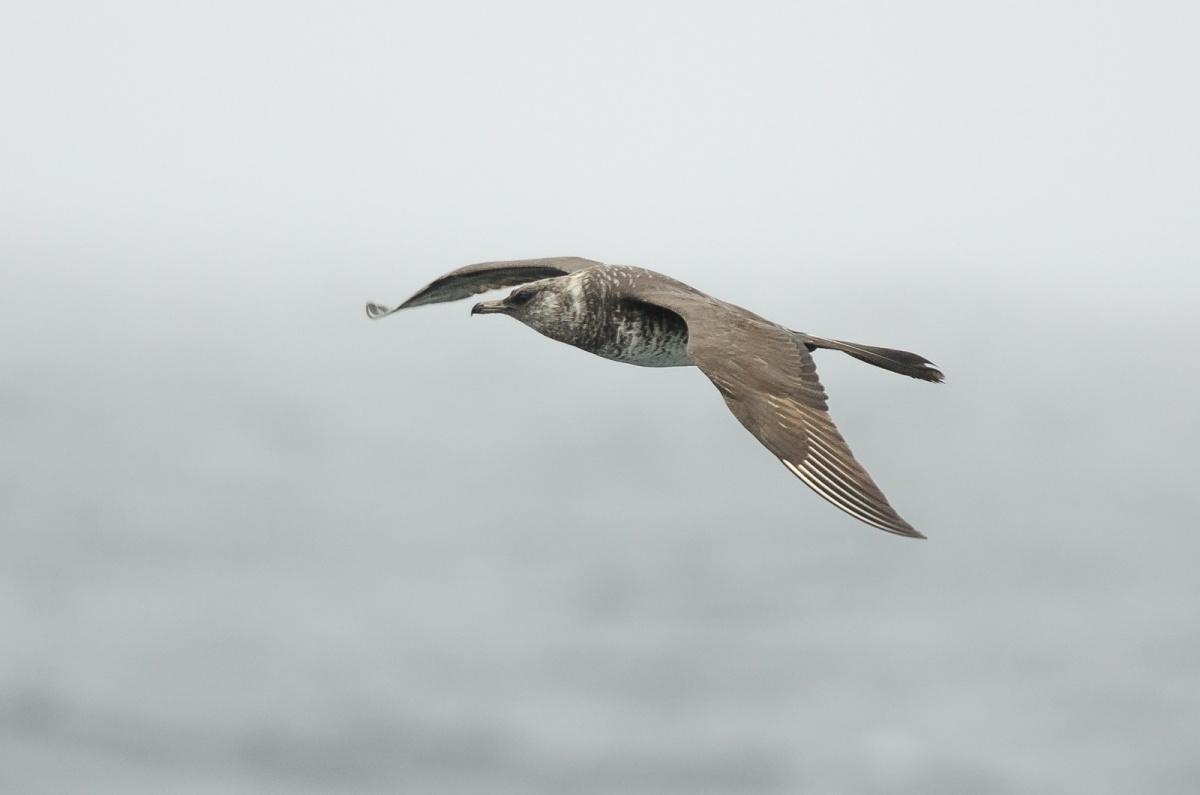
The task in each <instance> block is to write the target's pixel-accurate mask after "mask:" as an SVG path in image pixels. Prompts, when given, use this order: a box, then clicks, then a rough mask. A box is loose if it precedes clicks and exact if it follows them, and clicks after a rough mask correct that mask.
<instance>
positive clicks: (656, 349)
mask: <svg viewBox="0 0 1200 795" xmlns="http://www.w3.org/2000/svg"><path fill="white" fill-rule="evenodd" d="M613 331H614V334H613V343H614V344H613V345H611V346H605V347H604V348H603V349H602V350H599V351H597V353H599V354H600V355H601V356H603V357H604V358H606V359H612V360H614V361H618V362H625V363H626V364H636V365H638V366H639V367H687V366H689V365H691V363H692V360H691V359H689V358H688V355H687V342H688V337H687V328H686V327H680V326H676V325H674V324H671V325H667V324H663V323H658V322H654V320H653V319H651V318H648V317H646V316H644V315H640V314H634V315H631V316H624V317H621V318H620V319H619V320H618V321H617V322H616V323H615V324H614V328H613Z"/></svg>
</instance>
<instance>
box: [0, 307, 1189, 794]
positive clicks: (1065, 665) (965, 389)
mask: <svg viewBox="0 0 1200 795" xmlns="http://www.w3.org/2000/svg"><path fill="white" fill-rule="evenodd" d="M350 292H352V290H350V289H348V288H345V289H341V290H339V291H338V293H337V295H336V300H334V299H330V298H329V297H328V296H327V295H324V296H323V295H316V296H314V295H298V296H296V299H297V300H296V301H295V302H284V303H285V304H286V303H295V304H297V305H298V306H299V307H300V309H299V311H295V312H290V313H284V314H283V315H282V316H277V315H275V314H272V313H270V312H268V313H263V312H261V311H260V309H261V306H260V305H259V304H258V302H257V301H255V300H253V297H252V296H247V297H245V298H241V299H235V298H226V299H225V304H223V318H222V322H221V323H220V324H213V326H212V327H211V328H205V326H206V325H207V324H208V316H209V313H210V309H211V306H210V305H209V304H208V302H207V301H205V300H199V299H197V298H195V297H193V298H191V299H187V298H183V299H180V301H178V302H175V303H169V302H168V303H167V304H166V305H169V306H170V307H171V309H170V311H169V312H163V313H162V316H157V317H155V318H154V322H155V323H161V324H162V325H160V326H159V327H160V328H161V329H163V330H164V334H163V335H162V336H157V335H155V334H145V333H144V332H143V329H142V323H143V322H144V319H138V316H137V313H131V312H129V311H128V309H129V307H124V306H120V305H117V306H112V307H97V308H95V309H94V310H93V311H94V314H93V317H92V318H91V322H89V323H88V328H87V329H83V328H79V329H78V330H77V333H76V334H72V335H70V336H63V337H60V338H58V339H57V340H50V341H46V340H43V344H42V346H41V347H36V348H35V347H25V348H17V347H14V348H9V349H7V352H6V354H5V358H6V359H7V361H5V362H4V370H5V372H8V373H16V374H18V375H19V377H17V378H11V379H6V383H5V384H4V386H3V388H2V390H0V396H2V397H0V406H3V419H4V429H5V430H4V434H5V445H4V452H3V458H2V459H0V460H2V461H3V470H2V482H3V483H4V484H5V495H4V499H3V503H2V506H3V508H2V510H3V516H2V517H0V521H2V523H3V527H4V528H5V538H6V544H5V546H6V550H7V551H6V554H5V555H4V561H3V564H2V566H3V569H2V571H3V577H2V579H0V583H2V588H3V599H2V600H0V602H2V603H3V605H4V607H3V621H2V622H0V627H3V630H2V631H3V639H2V642H3V647H4V648H5V650H6V651H5V654H4V664H3V668H2V669H0V673H2V676H0V738H2V741H0V755H2V757H3V759H2V764H0V770H3V774H2V775H3V784H4V788H5V789H6V790H8V791H14V792H16V791H20V792H39V791H45V792H62V791H113V792H117V791H120V792H137V791H147V792H149V791H158V790H162V789H170V790H172V791H188V790H193V791H197V792H200V791H205V792H208V791H214V790H215V791H246V792H251V791H254V792H258V791H327V790H331V789H336V790H339V791H341V790H345V791H361V792H376V791H378V792H382V791H396V790H401V791H438V792H574V791H577V792H599V791H622V792H646V793H663V792H795V791H811V792H843V791H866V792H914V793H915V792H921V793H928V792H947V793H951V792H962V791H972V792H1014V791H1022V792H1035V791H1044V792H1052V791H1063V790H1068V789H1076V788H1079V787H1084V788H1086V789H1088V790H1090V791H1097V792H1101V791H1111V792H1117V791H1128V790H1130V789H1138V788H1143V787H1150V788H1151V789H1153V790H1154V791H1157V792H1184V791H1187V790H1189V789H1190V787H1191V785H1192V783H1193V782H1194V781H1195V775H1196V773H1197V769H1196V762H1195V760H1196V757H1195V754H1194V738H1195V736H1197V729H1200V725H1198V716H1200V704H1198V703H1197V700H1198V698H1200V696H1198V695H1197V694H1198V693H1200V689H1198V685H1200V682H1198V681H1197V672H1196V667H1195V665H1194V664H1193V661H1194V659H1195V655H1196V653H1197V651H1198V645H1197V638H1196V634H1195V627H1196V626H1197V620H1198V619H1200V615H1198V612H1200V601H1198V599H1197V597H1198V596H1200V594H1198V593H1197V585H1196V580H1195V577H1194V576H1193V574H1192V566H1191V561H1194V560H1195V553H1196V552H1197V548H1196V547H1197V541H1196V539H1195V533H1194V528H1195V527H1196V519H1197V517H1198V511H1197V507H1198V506H1197V501H1196V497H1195V495H1194V492H1191V491H1190V490H1189V488H1188V486H1187V482H1186V479H1187V478H1188V477H1189V471H1190V470H1189V467H1188V464H1187V462H1186V460H1185V458H1184V457H1185V456H1186V455H1188V450H1187V449H1186V445H1184V444H1183V443H1182V442H1183V440H1184V439H1186V438H1187V434H1189V433H1191V431H1190V430H1188V428H1189V426H1188V423H1187V420H1188V418H1187V416H1186V415H1187V414H1188V413H1189V412H1190V410H1191V409H1190V408H1189V406H1188V405H1187V404H1186V402H1185V401H1180V400H1179V399H1178V396H1175V397H1167V396H1166V394H1165V391H1164V390H1158V389H1155V388H1149V387H1148V388H1143V389H1142V390H1141V392H1140V397H1139V398H1138V400H1139V402H1140V404H1141V407H1140V408H1139V409H1138V410H1136V411H1131V410H1130V409H1131V406H1130V403H1129V392H1130V390H1129V384H1130V374H1131V372H1132V371H1134V370H1136V371H1137V372H1138V373H1141V374H1142V375H1141V376H1139V377H1138V379H1137V380H1138V381H1140V382H1141V383H1144V384H1147V385H1149V384H1152V383H1153V382H1154V381H1155V380H1156V379H1159V378H1169V374H1170V373H1171V372H1172V367H1173V362H1177V361H1180V360H1181V358H1185V357H1186V353H1187V352H1186V350H1183V349H1178V350H1176V349H1172V348H1171V343H1170V341H1171V340H1172V339H1176V340H1179V339H1182V338H1179V337H1177V336H1175V335H1173V334H1171V333H1169V332H1170V331H1171V330H1172V329H1173V328H1175V326H1174V324H1176V323H1178V322H1181V321H1182V320H1183V313H1182V311H1181V310H1182V308H1180V307H1174V308H1170V307H1168V309H1169V311H1167V312H1165V313H1163V314H1162V315H1160V317H1159V318H1158V320H1157V322H1158V323H1160V328H1159V329H1158V331H1160V332H1161V333H1156V334H1154V335H1153V336H1154V338H1156V339H1158V340H1162V341H1163V342H1162V343H1161V344H1159V345H1156V346H1153V347H1151V348H1148V349H1146V348H1137V349H1135V347H1136V346H1135V343H1134V341H1131V340H1129V339H1127V338H1125V335H1124V334H1123V333H1121V332H1120V331H1118V330H1114V329H1108V328H1106V327H1104V326H1103V325H1090V324H1089V321H1090V319H1089V318H1086V317H1082V318H1080V319H1079V321H1078V323H1077V324H1076V330H1075V331H1074V332H1072V333H1071V334H1067V335H1061V336H1060V337H1059V339H1058V348H1059V349H1058V350H1057V351H1041V350H1038V342H1037V340H1036V338H1037V337H1038V336H1039V335H1038V331H1039V329H1038V322H1037V320H1038V318H1045V317H1049V316H1050V315H1049V314H1045V313H1044V312H1043V309H1042V308H1041V307H1039V306H1038V304H1037V302H1036V301H1034V300H1032V299H1026V303H1025V304H1024V305H1020V304H1017V305H1013V304H1010V303H1008V301H1009V299H1012V300H1018V299H1016V298H1014V296H1013V295H1000V296H998V297H994V301H993V303H987V302H986V299H983V298H981V300H980V301H967V303H970V304H973V309H972V310H971V314H973V315H974V317H975V318H976V319H979V318H982V317H984V316H987V317H986V319H987V320H988V321H996V322H1000V320H1001V318H1002V317H1003V316H1004V315H1007V314H1009V313H1012V312H1017V313H1020V314H1022V316H1024V317H1026V318H1027V319H1028V322H1027V324H1025V325H1024V326H1023V327H1016V328H1013V327H1009V328H1008V329H1006V331H1005V333H1004V337H1005V339H1004V341H1003V343H1002V344H998V343H997V342H996V341H995V340H994V338H993V332H992V331H991V329H993V328H995V326H994V325H992V323H991V322H980V323H978V324H975V325H972V324H971V323H969V322H967V321H966V320H965V319H964V318H961V317H954V315H956V314H961V312H957V311H950V310H941V312H942V315H943V319H944V320H945V321H946V322H948V323H950V324H952V325H953V327H954V328H955V329H956V333H955V334H954V335H953V337H950V338H947V339H941V338H935V336H934V335H931V334H927V333H924V332H914V331H913V330H912V324H911V323H909V322H908V321H906V317H905V316H906V310H905V308H904V307H896V308H895V310H894V311H893V312H892V313H890V314H889V315H886V316H879V315H876V316H875V318H874V319H873V320H872V321H871V323H870V325H872V326H874V327H877V329H878V330H870V329H867V330H864V333H863V335H858V337H857V338H861V339H863V340H864V341H869V342H881V343H884V344H901V343H902V342H904V337H905V335H906V334H908V335H909V336H915V335H916V334H918V333H921V334H923V335H924V339H923V340H922V341H921V344H920V345H914V346H912V347H915V348H917V349H918V350H921V351H922V352H925V353H928V354H929V355H931V356H933V357H934V358H935V359H936V360H937V361H938V363H939V364H942V365H943V366H945V368H946V370H947V372H948V375H949V382H948V384H947V385H945V386H944V387H934V386H930V385H926V384H921V383H918V382H915V381H909V380H906V379H901V378H898V377H895V376H892V375H891V374H888V373H884V372H882V371H874V370H871V369H869V368H867V367H865V366H863V365H860V364H858V363H856V362H853V361H852V360H849V359H846V360H844V361H843V360H839V359H836V358H834V357H833V356H831V355H822V358H821V359H820V361H819V364H820V366H821V369H822V373H823V377H824V380H825V383H826V386H827V389H828V390H829V392H830V394H831V395H832V399H833V406H834V410H835V413H836V414H835V416H837V418H838V419H839V420H840V422H841V424H842V427H843V429H844V431H845V433H846V434H847V436H848V437H849V438H850V440H851V442H852V444H854V446H855V448H856V450H857V451H858V452H859V454H860V456H861V457H862V458H863V459H864V460H865V461H867V462H868V466H870V467H871V468H872V469H873V470H874V471H875V473H876V476H877V479H879V480H880V482H881V483H882V484H883V485H884V486H885V488H887V489H888V490H889V492H890V493H891V494H892V496H893V500H894V502H895V503H896V504H897V505H899V506H900V507H901V509H902V510H903V511H904V512H905V513H906V514H908V515H909V516H911V517H912V520H913V521H914V523H916V524H917V525H918V527H921V528H922V529H924V530H926V531H927V532H928V533H929V534H930V536H931V539H930V541H928V542H926V543H915V542H905V541H904V540H901V539H896V538H893V537H890V536H887V535H885V534H882V533H878V532H877V531H874V530H872V529H870V528H867V527H865V526H859V525H857V524H856V523H854V522H852V521H850V520H848V519H846V518H844V517H843V516H841V515H840V514H839V513H838V512H836V511H834V510H832V509H829V508H828V506H825V505H824V504H823V503H821V502H820V501H819V500H817V499H816V498H814V497H813V496H812V495H810V494H809V493H808V492H807V491H806V490H805V489H804V487H803V486H802V485H801V484H800V483H798V482H796V481H794V479H792V478H790V477H789V476H788V475H787V473H786V472H785V471H784V470H782V468H780V467H778V466H777V465H776V464H775V462H774V461H773V460H772V459H771V458H770V456H769V455H767V454H765V453H764V452H763V451H762V450H760V449H758V446H757V445H756V444H755V443H754V441H753V440H752V439H751V438H750V437H749V436H748V435H746V434H745V433H744V432H743V431H742V430H741V429H740V427H738V426H737V424H736V422H735V421H733V419H732V418H731V417H729V416H727V413H726V411H725V409H724V407H723V406H722V405H721V403H720V399H719V397H718V396H717V394H716V392H715V390H712V389H711V387H710V386H709V385H708V383H707V382H706V381H705V379H704V378H703V377H702V376H701V375H700V374H699V373H698V372H696V371H693V370H677V371H667V372H664V371H647V370H642V369H638V368H632V367H624V366H621V365H613V364H610V363H607V362H604V361H602V360H599V359H594V358H593V357H590V356H588V355H587V354H584V353H582V352H579V351H575V350H572V349H569V348H565V347H561V346H559V347H555V346H552V345H551V344H550V343H549V342H548V341H545V340H543V339H541V338H538V337H536V336H535V335H533V334H531V333H529V332H528V331H527V330H525V329H523V328H520V327H519V326H517V325H516V324H513V323H511V321H508V320H507V319H505V318H500V319H499V321H500V322H499V323H497V322H487V321H484V322H480V320H479V319H469V318H467V316H466V308H465V305H464V306H458V305H455V306H450V307H438V308H433V309H426V310H421V311H419V312H413V313H411V314H407V315H403V316H397V317H396V318H393V319H389V321H387V322H386V323H380V324H370V323H368V322H367V321H366V320H365V319H361V318H360V316H359V314H358V307H356V306H355V305H354V303H352V300H351V298H350V297H349V296H346V295H343V294H347V293H350ZM343 297H345V298H346V299H347V300H345V301H343V300H341V299H342V298H343ZM837 300H846V299H837ZM18 311H19V310H18ZM29 311H30V312H31V314H32V312H33V310H32V309H30V310H29ZM798 314H799V311H798ZM167 315H172V317H170V318H168V317H167ZM10 317H11V316H10ZM489 320H491V319H489ZM171 324H173V328H172V325H171ZM30 327H33V326H32V324H31V326H30ZM888 327H892V328H894V329H895V331H894V332H892V336H887V335H886V332H885V331H884V329H886V328H888ZM168 330H170V331H169V333H167V331H168ZM838 331H839V333H843V332H842V331H841V330H840V329H839V330H838ZM868 332H869V333H868ZM847 336H848V334H847ZM1085 343H1086V344H1085ZM930 346H933V347H930ZM1181 348H1182V346H1181ZM1031 352H1032V353H1031ZM1113 362H1123V363H1127V364H1125V365H1123V366H1122V367H1118V368H1114V367H1113V366H1112V363H1113ZM1133 362H1136V365H1132V363H1133ZM1184 389H1185V390H1191V391H1192V392H1193V393H1194V391H1195V386H1194V384H1192V383H1190V382H1189V383H1188V384H1185V385H1184ZM1155 434H1159V435H1158V436H1157V437H1156V436H1155ZM1181 434H1182V435H1181Z"/></svg>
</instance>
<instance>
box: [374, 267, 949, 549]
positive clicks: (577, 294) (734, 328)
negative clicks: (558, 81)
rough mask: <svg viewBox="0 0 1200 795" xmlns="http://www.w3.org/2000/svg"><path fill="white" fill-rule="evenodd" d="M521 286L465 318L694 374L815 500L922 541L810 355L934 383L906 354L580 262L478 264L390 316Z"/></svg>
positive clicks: (665, 280)
mask: <svg viewBox="0 0 1200 795" xmlns="http://www.w3.org/2000/svg"><path fill="white" fill-rule="evenodd" d="M515 285H520V287H518V288H517V289H516V290H514V291H513V292H512V293H511V294H510V295H509V296H508V297H507V298H506V299H504V300H502V301H489V302H484V303H480V304H476V305H475V307H474V308H473V309H472V310H471V311H472V314H492V313H502V314H508V315H511V316H513V317H514V318H516V319H517V320H520V321H521V322H522V323H524V324H525V325H527V326H529V327H530V328H532V329H534V330H535V331H537V332H539V333H541V334H543V335H545V336H547V337H550V338H551V339H554V340H557V341H559V342H564V343H567V344H568V345H573V346H575V347H577V348H581V349H583V350H585V351H588V352H590V353H594V354H596V355H597V356H602V357H604V358H606V359H611V360H613V361H618V362H623V363H627V364H635V365H639V366H642V367H683V366H689V365H695V366H696V367H699V368H700V369H701V370H702V371H703V372H704V374H705V375H707V376H708V378H709V380H710V381H712V382H713V384H714V385H716V387H717V389H718V390H719V391H720V392H721V394H722V396H723V397H724V398H725V402H726V405H727V406H728V407H729V409H730V411H732V412H733V414H734V416H736V417H737V418H738V420H739V421H740V422H741V423H742V424H743V425H744V426H745V427H746V429H747V430H749V431H750V432H751V433H753V434H754V435H755V436H756V437H757V438H758V440H759V441H760V442H761V443H762V444H763V445H764V446H765V447H767V449H769V450H770V451H771V452H772V453H774V454H775V455H776V456H778V457H779V459H780V460H781V461H782V462H783V463H784V465H785V466H786V467H787V468H788V469H789V470H790V471H791V472H792V473H793V474H795V475H796V476H797V477H799V478H800V479H801V480H803V481H804V482H805V483H806V484H807V485H808V486H810V487H811V488H812V489H813V490H814V491H816V492H817V493H818V494H819V495H821V496H822V497H824V498H825V499H826V500H828V501H829V502H831V503H833V504H834V505H836V506H837V507H839V508H841V509H842V510H843V511H845V512H847V513H849V514H851V515H852V516H854V517H856V518H858V519H860V520H862V521H864V522H866V523H867V524H871V525H873V526H875V527H879V528H881V529H883V530H887V531H889V532H892V533H896V534H899V535H906V536H912V537H918V538H920V537H923V536H921V534H920V533H918V532H917V531H916V530H914V529H913V528H912V526H911V525H909V524H908V523H907V522H905V521H904V520H903V519H902V518H900V516H899V515H898V514H897V513H896V512H895V511H894V510H893V509H892V507H891V505H890V504H889V503H888V501H887V498H886V497H884V495H883V493H882V492H881V491H880V490H879V488H878V487H877V486H876V485H875V483H874V481H872V480H871V477H870V476H869V475H868V474H867V472H866V470H864V469H863V468H862V467H861V466H860V465H859V464H858V462H857V461H856V460H855V459H854V457H853V455H852V454H851V452H850V449H849V447H848V446H847V445H846V443H845V441H844V440H843V439H842V437H841V435H840V434H839V433H838V430H837V428H836V427H835V426H834V425H833V422H832V420H830V419H829V415H828V405H827V401H826V396H825V391H824V388H823V387H822V386H821V383H820V381H819V380H818V379H817V375H816V368H815V366H814V364H813V361H812V356H811V355H810V352H811V351H813V350H815V349H817V348H828V349H833V350H840V351H842V352H844V353H847V354H849V355H851V356H854V357H855V358H858V359H861V360H863V361H866V362H868V363H870V364H874V365H876V366H879V367H883V368H885V369H888V370H892V371H894V372H898V373H902V374H904V375H909V376H912V377H914V378H920V379H923V380H927V381H941V380H942V374H941V373H940V372H939V371H938V370H937V369H935V368H933V367H932V366H931V365H930V364H929V362H928V360H926V359H924V358H923V357H920V356H917V355H916V354H913V353H908V352H906V351H899V350H894V349H890V348H877V347H873V346H866V345H856V344H853V343H846V342H841V341H839V340H829V339H824V338H821V337H815V336H812V335H809V334H804V333H801V332H796V331H792V330H790V329H788V328H785V327H784V326H781V325H779V324H777V323H773V322H771V321H769V320H766V319H765V318H762V317H759V316H758V315H756V314H754V313H753V312H750V311H748V310H746V309H742V308H741V307H738V306H735V305H733V304H729V303H727V302H725V301H721V300H718V299H716V298H713V297H711V296H709V295H706V294H704V293H702V292H700V291H699V290H696V289H694V288H692V287H689V286H688V285H686V284H683V283H682V282H679V281H677V280H675V279H672V278H670V277H668V276H664V275H662V274H660V273H655V272H654V271H650V270H646V269H644V268H634V267H627V266H613V265H605V264H603V263H599V262H595V261H593V260H585V259H581V258H578V257H556V258H551V259H540V260H517V261H509V262H485V263H480V264H478V265H468V266H466V267H465V268H459V269H458V270H456V271H452V272H451V273H449V274H446V275H445V276H443V277H441V278H440V279H437V280H435V281H434V282H432V283H431V284H429V285H428V286H426V287H425V288H424V289H422V290H420V291H418V292H417V293H416V295H414V296H413V297H412V298H410V299H409V300H408V301H406V302H404V303H403V304H401V305H400V306H398V307H396V309H387V308H385V307H381V306H377V305H375V304H368V305H367V314H368V315H369V316H370V317H372V318H378V317H383V316H384V315H387V314H391V313H392V312H395V311H398V310H400V309H406V308H409V307H413V306H420V305H422V304H428V303H439V302H442V301H452V300H456V299H459V298H465V297H467V296H469V295H473V294H476V293H480V292H485V291H487V290H491V289H496V288H499V287H511V286H515Z"/></svg>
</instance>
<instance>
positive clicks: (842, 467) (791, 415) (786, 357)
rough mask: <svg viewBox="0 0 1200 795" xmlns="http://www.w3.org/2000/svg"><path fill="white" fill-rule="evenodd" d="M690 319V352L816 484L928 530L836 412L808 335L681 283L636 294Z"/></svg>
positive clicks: (874, 513)
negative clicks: (906, 516) (877, 472)
mask: <svg viewBox="0 0 1200 795" xmlns="http://www.w3.org/2000/svg"><path fill="white" fill-rule="evenodd" d="M630 298H632V299H634V300H640V301H643V302H645V303H648V304H653V305H656V306H659V307H662V308H664V309H668V310H670V311H672V312H674V313H676V314H677V315H679V316H680V317H682V318H683V320H684V322H685V323H686V324H687V327H688V356H689V357H690V358H691V360H692V361H693V362H695V364H696V366H698V367H699V368H700V369H701V370H702V371H703V372H704V374H705V375H707V376H708V378H709V380H710V381H712V382H713V384H715V385H716V387H717V389H718V390H720V392H721V395H722V396H723V397H724V398H725V403H726V405H728V406H729V410H730V411H732V412H733V415H734V416H735V417H737V418H738V420H739V421H740V422H741V423H742V425H744V426H745V427H746V430H748V431H750V433H752V434H754V436H755V437H756V438H757V439H758V440H759V441H760V442H762V444H763V445H764V446H765V447H766V448H767V449H768V450H770V451H771V452H772V453H774V454H775V455H776V456H778V457H779V459H780V460H781V461H782V462H783V464H784V466H786V467H787V468H788V469H789V470H791V472H792V473H793V474H794V475H796V476H797V477H798V478H800V479H801V480H802V481H804V483H805V484H806V485H808V487H809V488H811V489H812V490H813V491H815V492H816V493H817V494H819V495H821V496H822V497H823V498H825V499H826V500H828V501H829V502H831V503H833V504H834V505H836V506H837V507H838V508H841V509H842V510H843V511H845V512H846V513H848V514H850V515H851V516H853V517H855V518H856V519H859V520H861V521H863V522H866V523H867V524H869V525H872V526H874V527H878V528H879V529H881V530H886V531H888V532H889V533H896V534H897V535H902V536H910V537H913V538H924V537H925V536H923V535H922V534H921V533H919V532H917V531H916V530H915V529H913V527H912V525H910V524H909V523H908V522H906V521H904V520H903V519H902V518H900V515H899V514H897V513H896V511H895V510H894V509H893V508H892V506H891V505H890V504H889V503H888V501H887V497H885V496H884V495H883V492H882V491H880V490H879V487H878V486H876V485H875V481H873V480H871V476H870V475H868V474H867V471H866V470H865V469H863V467H862V466H861V465H860V464H859V463H858V462H857V461H856V460H855V459H854V455H853V453H851V452H850V448H849V447H848V446H847V445H846V442H845V440H844V439H842V436H841V434H840V433H838V429H837V427H836V426H834V424H833V420H831V419H830V417H829V410H828V403H827V400H826V395H825V390H824V388H823V387H822V386H821V382H820V380H818V378H817V369H816V365H814V364H813V359H812V356H811V355H810V354H809V352H808V349H807V348H806V347H805V345H804V343H803V340H802V338H799V337H798V336H797V335H796V334H795V332H792V331H789V330H788V329H785V328H783V327H781V326H778V325H776V324H775V323H771V322H770V321H768V320H765V319H763V318H761V317H759V316H758V315H755V314H754V313H752V312H749V311H747V310H745V309H742V308H741V307H737V306H734V305H732V304H727V303H725V302H723V301H718V300H716V299H714V298H710V297H709V296H706V295H703V294H701V293H695V292H689V291H687V290H680V289H676V288H674V287H670V286H668V287H665V288H659V287H653V286H643V287H641V288H640V289H636V290H634V294H632V295H630Z"/></svg>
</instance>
